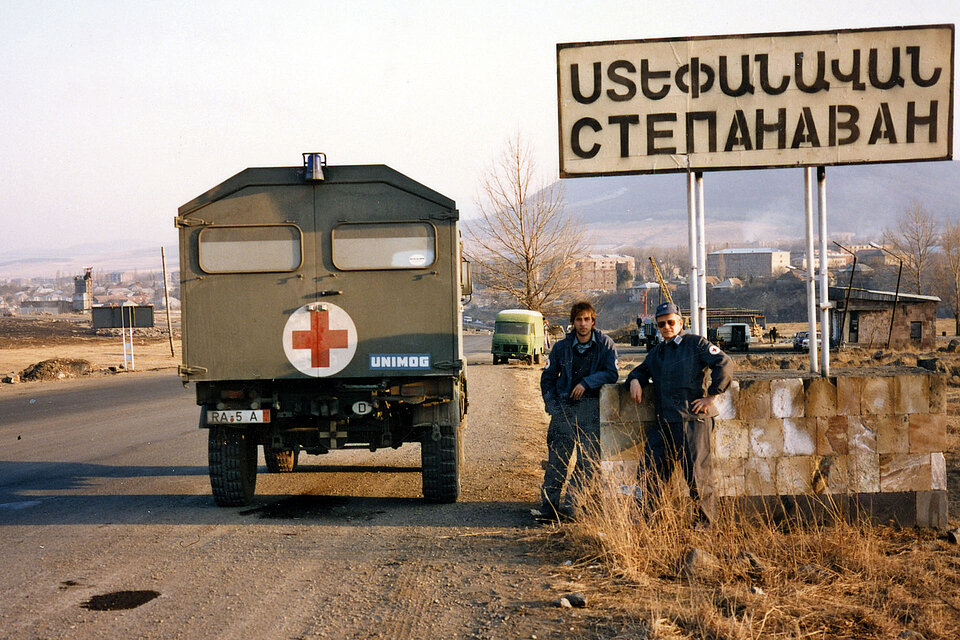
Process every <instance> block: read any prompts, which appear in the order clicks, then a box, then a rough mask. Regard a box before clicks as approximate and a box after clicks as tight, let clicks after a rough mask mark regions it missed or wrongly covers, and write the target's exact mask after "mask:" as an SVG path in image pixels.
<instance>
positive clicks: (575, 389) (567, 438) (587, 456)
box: [540, 302, 619, 519]
mask: <svg viewBox="0 0 960 640" xmlns="http://www.w3.org/2000/svg"><path fill="white" fill-rule="evenodd" d="M596 323H597V312H596V311H595V310H594V308H593V305H591V304H590V303H589V302H578V303H576V304H574V305H573V308H571V309H570V324H571V325H572V327H573V328H572V330H571V331H570V333H568V334H567V336H566V337H565V338H564V339H563V340H558V341H557V342H556V343H555V344H554V345H553V348H552V349H551V350H550V357H549V358H547V365H546V366H545V367H544V369H543V373H542V374H541V375H540V392H541V393H542V394H543V405H544V408H545V409H546V411H547V413H549V414H550V426H549V427H548V429H547V468H546V469H545V471H544V474H543V486H542V487H541V490H540V501H541V503H540V514H541V517H542V518H547V519H556V518H560V517H562V518H570V517H573V516H574V515H575V513H574V508H573V498H574V496H575V495H576V494H577V493H578V492H579V491H580V490H581V489H582V488H583V487H585V486H586V485H587V482H588V480H589V479H590V478H591V477H592V475H593V473H594V469H595V467H596V465H597V464H598V462H599V458H600V388H601V387H602V386H603V385H605V384H611V383H614V382H616V381H617V378H618V377H619V374H618V373H617V351H616V349H615V348H614V345H613V340H611V339H610V337H609V336H606V335H604V334H602V333H600V332H599V331H597V329H596ZM574 450H576V452H577V463H576V466H575V467H574V470H573V477H572V478H571V480H570V487H569V488H568V490H567V494H566V497H565V498H564V499H563V502H561V493H562V492H563V485H564V482H565V481H566V478H567V468H568V467H569V465H570V458H571V457H572V455H573V452H574ZM571 493H572V494H574V495H571Z"/></svg>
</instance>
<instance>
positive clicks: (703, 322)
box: [696, 171, 707, 337]
mask: <svg viewBox="0 0 960 640" xmlns="http://www.w3.org/2000/svg"><path fill="white" fill-rule="evenodd" d="M696 177H697V271H698V273H699V275H698V277H697V289H698V293H697V295H698V297H699V302H700V307H699V309H698V310H697V312H698V313H699V314H700V335H702V336H703V337H707V249H706V244H707V241H706V226H705V225H704V223H703V209H704V204H703V172H702V171H698V172H697V173H696Z"/></svg>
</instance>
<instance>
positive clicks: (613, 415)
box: [600, 384, 620, 422]
mask: <svg viewBox="0 0 960 640" xmlns="http://www.w3.org/2000/svg"><path fill="white" fill-rule="evenodd" d="M619 421H620V389H619V385H613V384H605V385H603V386H602V387H600V422H619Z"/></svg>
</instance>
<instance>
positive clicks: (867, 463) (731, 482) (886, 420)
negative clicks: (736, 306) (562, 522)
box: [600, 368, 947, 528]
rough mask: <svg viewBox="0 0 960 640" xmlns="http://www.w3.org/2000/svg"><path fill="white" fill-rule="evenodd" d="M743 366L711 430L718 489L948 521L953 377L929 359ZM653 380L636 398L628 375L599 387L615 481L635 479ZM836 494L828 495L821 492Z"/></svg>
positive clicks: (891, 517)
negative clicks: (795, 368) (874, 365)
mask: <svg viewBox="0 0 960 640" xmlns="http://www.w3.org/2000/svg"><path fill="white" fill-rule="evenodd" d="M783 373H784V372H780V371H778V372H738V374H737V379H736V380H735V381H734V382H733V383H732V384H731V386H730V388H729V389H728V390H727V392H726V393H724V394H723V395H722V396H721V397H720V398H718V408H719V411H720V415H719V416H718V417H717V418H716V419H715V426H714V431H713V437H712V450H713V461H714V477H715V483H716V495H717V496H719V497H721V498H722V499H734V500H736V501H737V502H738V503H740V504H742V505H744V506H749V507H750V508H754V509H764V510H767V511H769V510H770V509H773V508H777V509H781V510H782V509H784V508H785V506H786V508H787V509H788V510H790V509H801V510H807V509H809V510H811V512H815V511H816V510H817V509H816V505H817V504H824V503H827V502H829V503H831V504H833V505H839V508H840V509H841V510H842V511H843V512H844V513H847V514H848V515H852V514H854V513H857V512H859V513H863V514H866V515H868V516H869V517H871V518H872V519H873V520H874V521H877V522H882V523H888V522H892V523H896V524H898V525H900V526H921V527H933V528H944V527H946V524H947V492H946V489H947V474H946V461H945V459H944V456H943V451H944V449H945V448H946V379H945V377H944V376H943V375H941V374H936V373H930V372H928V371H926V370H925V369H916V368H908V369H896V370H891V371H889V372H886V371H878V370H872V371H870V372H864V371H863V370H862V369H850V370H843V369H840V370H835V371H834V373H835V374H836V375H835V376H834V377H831V378H821V377H814V376H813V375H810V374H808V375H802V374H800V375H798V374H796V373H791V377H783ZM649 391H650V390H649V388H648V389H645V390H644V399H643V402H641V403H640V404H635V403H634V402H633V401H632V400H631V399H630V396H629V394H628V393H627V390H626V387H625V386H624V385H623V384H618V385H607V386H605V387H604V388H603V390H602V391H601V394H600V423H601V426H600V444H601V457H602V458H603V464H602V466H603V469H604V473H605V475H606V478H607V480H608V481H610V482H613V483H614V484H616V485H619V486H620V487H621V490H623V491H624V492H629V490H630V488H631V487H633V486H635V484H636V474H637V467H638V461H639V457H640V452H641V451H642V441H643V438H644V434H645V432H646V430H647V429H650V428H652V427H653V426H654V424H655V412H654V409H653V403H652V400H651V399H650V393H649ZM827 498H830V500H826V499H827Z"/></svg>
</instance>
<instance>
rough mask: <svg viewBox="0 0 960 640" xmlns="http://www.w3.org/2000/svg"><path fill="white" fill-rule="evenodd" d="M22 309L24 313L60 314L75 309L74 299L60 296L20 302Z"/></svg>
mask: <svg viewBox="0 0 960 640" xmlns="http://www.w3.org/2000/svg"><path fill="white" fill-rule="evenodd" d="M20 311H21V312H23V313H24V314H27V315H29V314H40V313H49V314H51V315H59V314H61V313H70V312H72V311H73V301H72V300H63V299H59V298H52V299H45V298H31V299H30V300H24V301H23V302H21V303H20Z"/></svg>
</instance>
